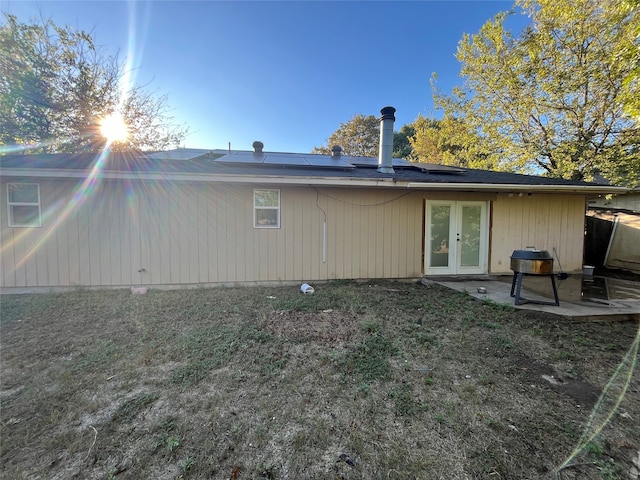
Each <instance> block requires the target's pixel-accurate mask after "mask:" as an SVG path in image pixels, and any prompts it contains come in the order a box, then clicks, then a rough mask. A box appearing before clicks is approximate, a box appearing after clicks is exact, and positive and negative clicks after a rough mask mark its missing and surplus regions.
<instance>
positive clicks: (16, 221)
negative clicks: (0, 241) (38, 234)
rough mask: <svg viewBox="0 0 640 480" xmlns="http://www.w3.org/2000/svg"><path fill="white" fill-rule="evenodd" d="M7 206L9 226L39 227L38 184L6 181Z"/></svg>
mask: <svg viewBox="0 0 640 480" xmlns="http://www.w3.org/2000/svg"><path fill="white" fill-rule="evenodd" d="M7 208H8V214H9V226H10V227H40V226H41V225H42V224H41V220H40V185H39V184H37V183H8V184H7Z"/></svg>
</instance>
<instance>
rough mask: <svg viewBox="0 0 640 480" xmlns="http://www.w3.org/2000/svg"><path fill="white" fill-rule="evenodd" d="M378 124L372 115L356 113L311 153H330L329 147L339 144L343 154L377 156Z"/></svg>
mask: <svg viewBox="0 0 640 480" xmlns="http://www.w3.org/2000/svg"><path fill="white" fill-rule="evenodd" d="M379 141H380V125H379V122H378V119H377V118H376V117H374V116H373V115H368V116H365V115H362V114H356V115H354V116H353V118H351V120H349V121H348V122H346V123H341V124H340V127H338V129H337V130H336V131H335V132H333V133H332V134H331V136H329V138H328V139H327V144H326V145H321V146H319V147H314V148H313V150H312V151H311V153H324V154H325V155H330V154H331V147H334V146H336V145H339V146H341V147H342V150H343V152H344V153H345V155H355V156H363V157H377V156H378V146H379Z"/></svg>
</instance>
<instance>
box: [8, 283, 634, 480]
mask: <svg viewBox="0 0 640 480" xmlns="http://www.w3.org/2000/svg"><path fill="white" fill-rule="evenodd" d="M314 286H315V288H316V293H315V294H313V295H303V294H302V293H301V292H300V291H299V290H298V289H297V288H296V287H273V288H267V287H255V288H215V289H198V290H176V291H158V290H150V291H149V292H148V293H147V294H146V295H132V294H131V292H129V291H126V290H117V291H113V290H110V291H78V292H73V293H64V294H47V295H20V296H17V295H16V296H9V295H5V296H3V297H2V298H1V299H0V301H1V323H0V326H1V330H0V334H1V355H2V357H1V360H2V369H1V395H0V400H1V410H0V412H1V418H0V420H1V428H2V430H1V443H0V462H1V463H0V466H1V469H2V478H5V479H75V478H77V479H178V478H184V479H196V478H198V479H233V480H241V479H380V480H391V479H485V478H486V479H536V478H558V479H598V478H603V479H616V478H618V479H625V480H627V479H632V478H634V477H633V475H634V468H635V466H634V465H635V463H640V458H638V457H639V456H640V428H639V425H640V381H639V379H638V375H637V373H634V372H633V367H634V365H635V363H636V362H637V356H638V351H637V348H638V325H637V323H633V322H629V323H604V322H600V323H571V322H568V321H566V320H563V319H560V318H557V317H554V316H551V315H543V314H531V313H528V314H525V313H521V312H516V311H514V310H513V309H511V308H510V307H508V306H501V305H496V304H492V303H481V302H478V301H476V300H474V299H473V298H471V297H470V296H467V295H464V294H459V293H455V292H452V291H450V290H447V289H445V288H442V287H439V286H435V285H434V286H425V285H422V284H411V283H395V282H375V283H356V282H333V283H327V284H317V285H314ZM634 349H635V350H634ZM635 478H637V477H635Z"/></svg>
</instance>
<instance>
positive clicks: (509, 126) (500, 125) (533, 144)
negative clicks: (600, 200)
mask: <svg viewBox="0 0 640 480" xmlns="http://www.w3.org/2000/svg"><path fill="white" fill-rule="evenodd" d="M625 1H628V0H567V1H564V2H557V1H555V0H517V1H516V6H519V7H521V9H522V11H523V12H524V13H525V14H528V15H530V16H531V18H532V23H531V24H530V25H529V26H527V27H526V28H524V29H523V31H522V32H521V33H520V34H519V35H518V36H514V35H513V34H512V33H511V32H509V31H508V30H506V29H505V25H504V24H505V20H506V18H507V16H508V14H507V13H500V14H498V15H497V16H496V17H495V18H494V19H492V20H490V21H489V22H487V23H486V24H485V25H484V26H483V27H482V28H481V30H480V32H479V33H477V34H475V35H464V37H463V38H462V40H461V41H460V43H459V46H458V52H457V58H458V60H459V61H460V62H461V64H462V67H461V76H462V77H464V78H465V82H464V85H463V86H462V87H459V88H455V89H454V91H453V94H452V95H451V96H447V95H443V94H442V93H440V92H438V91H437V90H436V92H435V94H434V99H435V102H436V104H437V106H439V107H441V108H443V109H444V111H445V116H448V117H454V118H459V119H461V120H463V121H464V122H465V123H466V124H468V125H469V126H471V127H472V128H473V129H475V130H476V131H477V132H478V134H479V135H480V136H481V137H482V138H483V139H484V141H485V146H486V148H487V149H488V151H489V152H491V154H492V155H495V156H499V158H500V162H499V163H498V164H497V165H496V168H499V169H513V170H515V171H522V172H538V173H539V172H541V171H542V172H546V173H547V174H548V175H551V176H555V177H563V178H574V179H586V180H589V179H592V178H593V177H594V176H595V175H596V174H602V175H604V176H605V177H606V178H608V179H610V180H612V181H613V182H615V183H620V182H622V183H627V184H637V183H638V179H639V178H640V156H639V150H638V143H639V142H638V140H639V136H640V132H639V130H638V125H637V124H636V123H635V122H634V121H633V120H632V119H631V118H630V117H629V116H627V115H625V113H624V108H625V105H626V104H627V103H628V100H629V99H631V98H633V99H637V98H639V97H640V91H639V87H638V82H637V81H631V82H629V81H628V80H626V79H628V78H629V76H630V75H631V74H632V72H633V69H634V66H633V64H632V63H629V62H626V61H621V60H620V57H619V56H616V55H615V54H614V53H613V52H618V51H620V49H621V48H623V47H624V48H628V43H629V38H631V36H632V32H633V31H635V30H637V27H638V22H639V15H640V10H638V9H624V8H622V4H623V3H625ZM631 1H635V0H631ZM636 41H637V39H636ZM636 48H637V47H636ZM636 53H637V52H636Z"/></svg>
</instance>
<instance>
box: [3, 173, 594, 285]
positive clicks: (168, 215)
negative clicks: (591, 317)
mask: <svg viewBox="0 0 640 480" xmlns="http://www.w3.org/2000/svg"><path fill="white" fill-rule="evenodd" d="M38 183H39V184H40V192H41V203H42V225H43V226H42V228H9V227H8V219H7V205H6V200H7V196H6V180H5V179H3V182H2V191H1V192H0V225H1V228H0V243H1V248H2V255H1V263H0V268H1V276H0V280H1V286H2V287H29V286H34V287H35V286H40V287H47V286H52V287H54V286H128V285H137V284H143V285H177V284H211V283H213V284H215V283H234V282H253V281H303V280H304V281H313V280H324V279H340V278H415V277H419V276H420V275H421V274H422V248H423V229H424V219H423V216H424V211H423V205H424V199H434V200H435V199H441V200H446V199H458V200H487V201H491V205H492V234H491V243H490V272H491V273H510V270H509V256H510V254H511V252H512V251H513V250H514V249H518V248H524V247H526V246H529V245H534V246H536V247H538V248H542V249H547V250H549V251H552V249H553V247H556V249H557V251H558V254H559V256H560V259H561V262H562V266H563V267H564V269H565V270H567V271H580V269H581V266H582V251H583V232H584V208H585V199H584V197H583V196H580V195H574V196H572V195H533V196H530V197H529V196H523V197H517V196H515V197H509V196H508V195H494V194H473V193H450V192H449V193H448V192H428V193H426V192H416V191H408V190H377V189H367V190H363V189H356V188H317V189H315V188H312V187H281V188H280V192H281V228H279V229H255V228H253V186H250V185H227V184H210V183H204V182H202V183H179V182H144V181H131V182H128V181H103V182H101V183H98V184H96V185H95V186H92V187H91V188H89V189H87V190H86V191H84V193H83V194H82V195H78V196H76V197H74V191H75V190H76V189H77V188H78V187H79V186H80V184H79V183H78V182H75V181H71V180H46V181H40V182H38ZM325 222H326V237H323V224H324V223H325ZM323 249H324V250H325V251H326V259H325V261H323Z"/></svg>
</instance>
